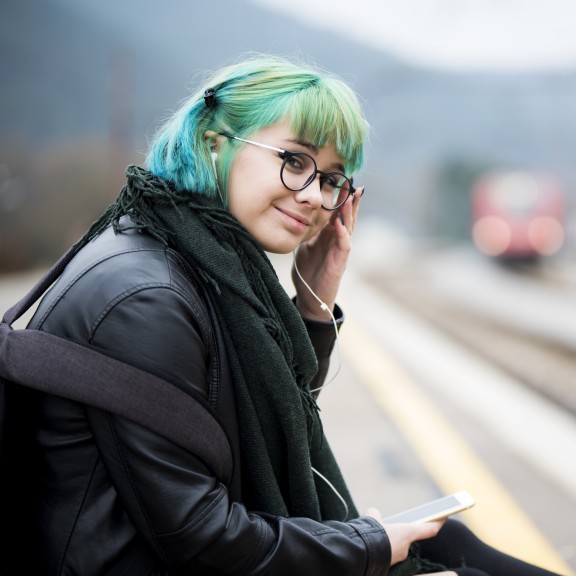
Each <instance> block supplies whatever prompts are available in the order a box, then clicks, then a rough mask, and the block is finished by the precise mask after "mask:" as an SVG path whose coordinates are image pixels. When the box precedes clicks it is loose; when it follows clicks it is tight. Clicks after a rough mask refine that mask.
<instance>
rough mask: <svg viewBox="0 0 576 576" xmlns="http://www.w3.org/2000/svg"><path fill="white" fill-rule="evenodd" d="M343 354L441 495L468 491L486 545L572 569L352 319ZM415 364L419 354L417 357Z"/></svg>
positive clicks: (467, 516) (467, 517)
mask: <svg viewBox="0 0 576 576" xmlns="http://www.w3.org/2000/svg"><path fill="white" fill-rule="evenodd" d="M341 337H342V343H343V346H342V352H343V354H345V356H346V360H347V361H348V362H349V363H350V364H351V366H352V367H353V369H354V370H355V371H356V372H357V373H358V374H359V375H360V378H361V380H362V381H363V383H364V384H365V385H366V386H367V387H368V389H369V390H370V392H371V394H372V395H373V397H374V398H375V399H376V401H377V402H378V404H379V406H380V407H381V409H382V410H383V411H384V412H385V414H386V416H387V417H388V418H389V419H390V420H391V421H393V423H394V424H395V426H396V427H397V428H398V429H399V431H400V432H401V434H402V435H403V436H404V437H405V438H406V440H407V441H408V443H409V444H410V445H411V447H412V449H413V450H414V452H415V453H416V455H417V457H418V458H419V459H420V461H421V462H422V463H423V465H424V466H425V468H426V469H427V471H428V473H429V474H430V476H431V478H432V479H433V480H434V482H435V483H436V484H437V485H438V487H439V488H440V490H441V491H442V492H443V493H446V494H447V493H451V492H456V491H459V490H467V491H468V492H470V493H471V494H472V495H473V496H474V498H475V499H476V506H475V507H474V508H473V509H471V510H469V511H467V512H464V513H463V514H462V515H461V518H462V520H464V521H465V522H466V524H468V526H470V528H471V529H472V530H473V531H474V532H475V533H476V534H477V535H478V537H479V538H481V539H482V540H484V542H486V543H487V544H490V545H491V546H494V547H495V548H498V549H499V550H502V551H503V552H506V553H508V554H510V555H512V556H515V557H517V558H521V559H522V560H525V561H526V562H529V563H531V564H535V565H537V566H541V567H543V568H546V569H548V570H552V571H554V572H557V573H559V574H562V575H564V576H574V572H573V571H572V570H571V569H570V567H569V566H568V565H567V564H566V563H565V562H564V560H563V559H562V558H561V557H560V555H559V554H558V553H557V551H556V550H555V549H554V548H553V547H552V546H551V544H550V543H549V542H548V540H547V539H546V538H545V537H544V535H543V534H542V533H541V531H540V530H539V529H538V528H537V527H536V525H535V524H534V522H533V521H532V520H531V519H530V518H529V517H528V516H527V514H526V513H525V512H524V511H523V510H522V508H521V507H520V506H519V505H518V503H517V502H516V501H515V499H514V498H513V497H512V496H511V495H510V493H509V492H508V491H507V490H506V489H505V488H504V487H503V486H502V484H501V483H500V482H499V481H498V480H497V478H496V477H495V476H494V475H493V474H492V473H491V472H490V470H489V469H488V468H487V467H486V466H485V465H484V463H483V462H482V460H481V459H480V458H479V457H478V456H477V455H476V454H475V452H474V451H473V450H472V449H471V448H470V447H469V446H468V444H467V443H465V442H464V441H463V440H462V438H461V436H460V435H459V433H458V432H457V430H456V429H455V428H454V427H453V426H451V425H450V423H449V422H448V421H447V419H446V418H445V417H444V416H443V415H442V414H441V412H440V411H439V410H438V409H437V408H436V407H435V406H434V404H433V403H432V402H431V401H430V400H429V399H428V398H427V396H426V395H425V394H424V393H423V392H422V391H421V390H420V389H419V388H418V387H417V386H416V385H415V384H414V382H413V381H412V380H411V379H410V378H409V377H408V375H407V374H406V372H405V371H403V370H402V369H401V367H400V366H399V365H398V364H397V363H396V362H395V361H394V359H393V358H392V357H391V356H390V355H388V354H387V353H386V351H385V350H384V349H383V348H382V347H381V346H379V345H378V344H377V343H376V341H375V340H374V339H373V338H371V337H370V336H369V335H368V334H367V333H366V331H365V330H362V329H360V326H359V325H358V324H356V323H355V321H354V320H351V319H350V318H348V319H347V320H346V329H345V330H343V331H342V334H341ZM415 361H416V362H417V361H418V360H417V358H415Z"/></svg>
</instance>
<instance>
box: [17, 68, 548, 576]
mask: <svg viewBox="0 0 576 576" xmlns="http://www.w3.org/2000/svg"><path fill="white" fill-rule="evenodd" d="M366 136H367V124H366V121H365V119H364V116H363V114H362V111H361V109H360V106H359V104H358V101H357V98H356V96H355V95H354V93H353V92H352V91H351V90H350V88H348V87H347V86H346V85H345V84H344V83H343V82H341V81H340V80H338V79H335V78H332V77H331V76H329V75H327V74H324V73H319V72H317V71H315V70H313V69H309V68H304V67H301V66H299V65H296V64H293V63H290V62H288V61H285V60H283V59H279V58H269V57H262V58H254V59H248V60H245V61H242V62H240V63H238V64H235V65H232V66H230V67H227V68H224V69H223V70H221V71H219V72H217V73H216V74H215V75H214V76H213V77H212V78H211V79H210V80H209V81H207V83H206V85H205V86H202V87H201V88H200V90H199V91H198V92H197V93H196V94H194V95H193V96H192V97H191V98H190V99H189V100H188V101H187V102H185V103H184V105H183V106H182V107H181V108H180V110H178V111H177V112H176V113H175V114H174V115H173V117H172V118H171V119H170V120H168V122H167V123H166V124H165V125H164V127H163V128H162V129H161V130H160V131H159V133H158V134H157V135H156V138H155V139H154V140H153V142H152V144H151V147H150V151H149V155H148V159H147V166H148V167H147V169H143V168H139V167H135V166H132V167H129V169H128V170H127V184H126V187H125V188H124V189H123V190H122V192H121V194H120V196H119V198H118V200H117V201H116V202H115V203H114V204H113V205H112V206H110V208H109V209H108V210H107V211H106V212H105V214H104V215H103V216H102V217H101V218H100V219H99V220H98V221H97V222H96V223H95V224H94V226H93V227H92V228H91V230H90V231H89V232H88V233H87V235H86V236H85V237H84V238H83V239H82V240H81V241H80V242H79V243H78V245H77V249H78V251H77V254H76V256H75V258H74V259H73V260H72V262H71V263H70V264H69V265H68V267H67V269H66V270H65V272H64V274H63V275H62V277H61V278H60V280H59V281H58V282H57V283H56V285H55V286H54V287H53V288H52V289H51V291H50V292H49V293H48V294H47V296H46V297H45V298H44V300H43V301H42V303H41V305H40V307H39V308H38V310H37V312H36V314H35V316H34V318H33V320H32V322H31V326H32V327H35V328H38V329H41V330H44V331H48V332H51V333H53V334H57V335H59V336H62V337H64V338H67V339H69V340H72V341H75V342H78V343H81V344H83V345H86V346H90V347H93V348H95V349H97V350H100V351H103V352H105V353H106V354H109V355H111V356H113V357H115V358H117V359H120V360H122V361H124V362H126V363H129V364H133V365H135V366H138V367H140V368H143V369H145V370H147V371H149V372H151V373H153V374H155V375H158V376H161V377H162V378H164V379H166V380H168V381H170V382H171V383H173V384H174V386H178V387H180V388H181V389H183V390H185V391H187V392H188V393H189V394H191V395H192V396H194V397H196V398H199V399H201V401H202V402H203V404H204V406H205V409H206V410H207V411H210V412H211V413H212V414H214V415H216V417H217V418H218V420H219V421H220V423H221V425H222V427H223V428H224V430H225V432H226V434H227V436H228V438H229V441H230V444H231V447H232V453H233V456H234V458H233V460H234V468H233V475H232V479H231V480H230V481H224V480H223V479H222V478H219V477H217V475H216V474H215V473H214V471H213V470H212V469H211V468H210V466H209V465H208V464H207V462H205V461H204V460H203V459H202V458H201V456H200V455H199V454H194V453H191V452H188V451H186V450H184V449H183V448H181V447H180V446H179V445H176V444H175V443H173V442H171V441H169V440H167V439H166V438H163V437H162V436H160V435H158V434H156V433H154V432H152V431H150V430H149V429H147V428H146V427H143V426H141V425H138V424H136V423H134V422H132V421H130V420H128V419H126V418H121V417H119V416H115V415H113V414H111V413H108V412H105V411H102V410H99V409H96V408H94V407H91V406H88V405H83V404H79V403H75V402H72V401H70V400H65V399H63V398H59V397H56V396H51V395H47V394H37V397H36V399H35V402H34V404H33V406H30V407H29V409H28V410H29V412H28V413H29V414H30V415H31V419H32V420H33V426H34V431H33V438H31V439H30V443H31V444H32V446H31V447H30V448H31V450H32V449H33V452H32V451H31V452H30V454H34V456H31V457H30V462H29V464H28V469H29V471H30V472H31V473H30V474H28V475H23V477H24V476H26V480H25V481H24V480H23V481H22V490H25V494H26V502H27V503H28V506H27V507H23V508H21V509H20V514H19V521H20V524H19V526H23V527H24V528H23V530H25V531H26V534H22V535H21V537H22V538H25V539H26V542H27V550H28V554H27V555H26V556H25V557H23V558H21V565H20V568H21V570H20V573H30V574H32V573H34V574H49V575H53V574H54V575H56V574H77V575H81V576H96V575H98V576H101V575H103V574H126V575H132V574H134V575H138V576H141V575H143V574H206V575H215V574H230V575H240V574H242V575H256V574H258V575H263V574H271V575H272V574H273V575H280V576H281V575H284V574H286V575H291V576H293V575H295V574H298V575H299V576H306V575H308V574H309V575H315V576H316V575H318V574H334V575H336V574H342V575H350V576H356V575H358V576H360V575H384V574H388V573H390V570H391V566H394V567H395V568H393V570H394V571H395V573H397V574H415V573H424V572H427V573H434V574H444V575H454V574H461V575H465V574H468V575H469V576H471V575H485V574H488V573H489V574H492V575H500V574H533V575H537V574H541V575H544V574H549V573H546V572H545V571H542V570H538V569H534V568H532V567H526V566H525V565H524V564H522V563H518V562H517V561H515V560H513V559H509V558H508V557H505V556H503V555H499V554H498V553H496V552H495V551H492V550H491V549H488V548H487V547H483V546H484V545H483V544H482V543H480V542H476V540H475V539H474V537H473V536H472V535H471V534H469V533H468V532H467V531H466V529H465V528H464V527H463V526H461V525H460V524H458V523H456V522H453V521H449V522H447V523H446V525H445V527H444V528H442V525H441V523H427V524H422V525H408V524H398V525H383V524H382V523H381V522H380V521H379V520H378V518H377V517H378V514H377V513H376V512H373V513H371V514H370V515H364V516H360V515H359V514H358V512H357V511H356V509H355V507H354V504H353V502H352V500H351V498H350V495H349V493H348V491H347V490H346V486H345V483H344V481H343V479H342V477H341V475H340V472H339V470H338V466H337V464H336V462H335V461H334V459H333V457H332V454H331V452H330V448H329V444H328V442H327V440H326V438H325V437H324V435H323V432H322V425H321V422H320V419H319V417H318V411H317V406H316V397H317V394H318V390H319V388H321V386H322V383H323V381H324V378H325V376H326V373H327V370H328V363H329V357H330V353H331V351H332V348H333V345H334V342H335V329H336V328H339V327H340V325H341V323H342V321H343V316H342V312H341V310H340V309H339V308H338V306H337V305H336V296H337V292H338V286H339V284H340V280H341V278H342V275H343V273H344V270H345V267H346V262H347V259H348V255H349V253H350V248H351V236H352V233H353V230H354V226H355V223H356V217H357V214H358V209H359V205H360V202H361V196H362V193H363V189H362V188H356V187H355V185H354V184H353V182H352V174H354V173H355V172H356V171H357V170H358V169H359V168H360V166H361V164H362V160H363V146H364V142H365V139H366ZM265 252H271V253H281V254H286V253H290V252H295V254H296V256H295V261H296V263H297V271H296V270H295V272H294V282H295V290H296V296H295V298H294V300H291V299H290V298H289V297H288V295H287V294H286V293H285V292H284V290H283V289H282V287H281V286H280V284H279V282H278V279H277V277H276V274H275V272H274V270H273V268H272V266H271V264H270V262H269V260H268V259H267V257H266V254H265ZM302 279H305V282H304V281H303V280H302ZM86 378H90V374H86ZM189 433H190V434H191V435H194V434H201V433H202V431H201V430H198V429H197V427H196V428H195V423H194V422H190V430H189ZM441 528H442V529H441ZM439 531H440V532H439ZM19 537H20V535H19ZM425 541H427V542H429V545H428V546H427V547H426V548H425V544H424V542H425ZM416 542H420V544H419V545H420V546H421V548H420V552H418V549H417V547H416V546H413V543H416ZM470 543H472V544H473V546H472V545H471V544H470ZM469 545H471V546H472V547H471V548H470V549H469V548H468V546H469ZM469 550H470V552H469ZM409 552H410V553H409ZM407 557H409V560H407V561H405V560H406V558H407ZM494 558H495V559H496V561H494ZM491 562H492V563H491ZM498 562H499V563H500V564H498ZM28 564H29V565H28ZM464 566H468V567H464ZM470 566H474V567H475V568H470ZM525 568H527V570H524V569H525ZM481 570H485V571H481ZM523 570H524V571H523Z"/></svg>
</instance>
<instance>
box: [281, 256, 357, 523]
mask: <svg viewBox="0 0 576 576" xmlns="http://www.w3.org/2000/svg"><path fill="white" fill-rule="evenodd" d="M297 250H298V248H296V249H295V250H294V251H293V252H292V255H293V260H294V270H296V274H297V275H298V278H300V281H301V282H302V284H304V286H306V288H307V289H308V291H309V292H310V294H312V296H314V298H315V299H316V300H317V301H318V303H319V304H320V308H321V309H322V310H326V311H327V312H328V314H330V318H331V320H332V324H333V325H334V332H335V334H336V349H337V350H338V368H337V369H336V372H335V373H334V375H333V376H332V378H330V380H328V382H326V384H324V386H327V385H328V384H330V382H332V380H334V378H336V376H338V373H339V372H340V367H341V365H342V358H341V356H340V339H339V337H338V326H337V324H336V318H334V314H333V313H332V310H330V308H328V306H327V305H326V303H325V302H323V301H322V300H321V299H320V298H319V297H318V295H317V294H316V293H315V292H314V290H312V288H310V286H309V285H308V282H306V280H304V278H302V274H300V270H299V269H298V264H297V263H296V251H297ZM324 386H320V387H318V388H314V390H310V392H317V391H318V390H320V389H322V388H324ZM311 469H312V472H313V473H314V474H316V476H318V478H320V479H322V480H323V481H324V482H325V483H326V484H327V486H328V487H329V488H330V489H331V490H332V492H334V494H336V496H337V497H338V499H339V500H340V502H342V505H343V506H344V510H345V513H344V519H343V521H345V520H347V519H348V513H349V512H350V510H349V508H348V504H346V500H344V498H343V497H342V495H341V494H340V492H338V490H336V488H335V487H334V484H332V482H330V480H328V478H326V476H324V475H323V474H321V473H320V472H318V470H316V468H314V467H313V466H311Z"/></svg>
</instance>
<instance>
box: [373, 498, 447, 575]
mask: <svg viewBox="0 0 576 576" xmlns="http://www.w3.org/2000/svg"><path fill="white" fill-rule="evenodd" d="M366 516H370V517H371V518H374V519H375V520H378V522H380V524H382V526H383V527H384V529H385V530H386V534H387V535H388V540H389V541H390V548H391V550H392V559H391V562H390V563H391V565H392V566H393V565H394V564H397V563H398V562H402V561H403V560H406V558H407V557H408V551H409V549H410V544H412V542H416V541H417V540H426V539H427V538H432V537H434V536H436V534H438V532H439V531H440V528H442V526H443V524H444V522H445V521H444V520H439V521H436V522H422V523H419V524H407V523H398V524H385V523H384V522H383V521H382V515H381V514H380V511H379V510H377V509H376V508H370V509H369V510H367V511H366ZM448 574H451V573H448Z"/></svg>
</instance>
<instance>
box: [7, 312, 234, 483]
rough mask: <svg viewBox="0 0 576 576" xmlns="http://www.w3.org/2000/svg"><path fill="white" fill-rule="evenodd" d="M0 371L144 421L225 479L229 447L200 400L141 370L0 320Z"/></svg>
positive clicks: (229, 468)
mask: <svg viewBox="0 0 576 576" xmlns="http://www.w3.org/2000/svg"><path fill="white" fill-rule="evenodd" d="M0 377H1V378H3V379H5V380H7V381H8V382H16V383H18V384H22V385H24V386H28V387H30V388H34V389H35V390H41V391H43V392H48V393H50V394H54V395H56V396H63V397H64V398H69V399H71V400H75V401H77V402H82V403H83V404H89V405H91V406H95V407H97V408H102V409H103V410H108V411H109V412H112V413H114V414H118V415H119V416H123V417H125V418H129V419H130V420H133V421H134V422H137V423H138V424H141V425H142V426H145V427H148V428H150V429H152V430H154V431H155V432H158V433H159V434H161V435H162V436H165V437H166V438H168V439H169V440H171V441H172V442H174V443H175V444H178V445H180V446H182V448H185V449H186V450H190V451H191V452H193V453H194V454H196V455H197V456H198V457H199V458H201V459H202V460H203V461H204V462H205V463H206V464H207V465H208V466H209V467H210V468H211V469H212V470H213V471H214V473H215V474H216V476H217V477H218V478H220V479H221V480H222V481H223V482H225V483H227V482H229V481H230V480H231V477H232V451H231V448H230V445H229V442H228V438H227V436H226V434H225V432H224V430H223V429H222V427H221V425H220V424H219V423H218V421H217V420H216V418H215V417H214V416H213V415H212V414H211V413H210V412H209V411H208V409H207V408H206V406H204V405H203V404H202V403H201V401H200V400H196V399H195V398H193V397H192V396H191V395H190V394H188V393H186V392H184V391H183V390H180V389H179V388H178V387H176V386H175V385H174V384H171V383H169V382H167V381H166V380H163V379H161V378H158V377H157V376H154V375H153V374H150V373H149V372H145V371H144V370H140V369H138V368H135V367H134V366H131V365H129V364H126V363H124V362H121V361H119V360H116V359H114V358H111V357H109V356H106V355H104V354H102V353H100V352H98V351H96V350H93V349H91V348H87V347H86V346H81V345H80V344H76V343H74V342H71V341H69V340H65V339H64V338H60V337H58V336H54V335H53V334H49V333H48V332H42V331H40V330H13V329H12V328H11V327H10V326H9V325H7V324H6V323H2V324H0Z"/></svg>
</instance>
